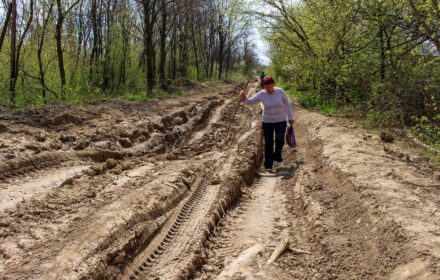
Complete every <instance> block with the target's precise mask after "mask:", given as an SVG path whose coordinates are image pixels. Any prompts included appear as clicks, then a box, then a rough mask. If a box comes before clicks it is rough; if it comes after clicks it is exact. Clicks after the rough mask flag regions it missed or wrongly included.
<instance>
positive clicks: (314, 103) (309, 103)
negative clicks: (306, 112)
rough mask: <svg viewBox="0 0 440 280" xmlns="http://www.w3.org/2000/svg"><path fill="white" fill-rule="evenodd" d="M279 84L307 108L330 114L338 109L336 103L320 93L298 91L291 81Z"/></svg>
mask: <svg viewBox="0 0 440 280" xmlns="http://www.w3.org/2000/svg"><path fill="white" fill-rule="evenodd" d="M279 86H280V87H281V88H282V89H283V90H284V91H285V92H286V93H287V95H289V96H290V97H292V98H294V99H297V100H298V101H299V102H300V104H301V105H302V106H304V107H305V108H309V109H317V110H319V111H321V112H323V113H325V114H329V115H332V114H334V113H336V112H337V111H338V110H337V107H336V106H335V104H333V103H332V102H330V101H328V100H324V99H323V98H322V97H320V96H319V95H318V94H314V93H310V92H300V91H297V90H295V88H294V87H293V85H292V84H289V83H287V84H280V85H279Z"/></svg>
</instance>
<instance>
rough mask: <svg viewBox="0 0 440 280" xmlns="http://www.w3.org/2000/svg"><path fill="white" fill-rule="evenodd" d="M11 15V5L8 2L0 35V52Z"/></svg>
mask: <svg viewBox="0 0 440 280" xmlns="http://www.w3.org/2000/svg"><path fill="white" fill-rule="evenodd" d="M11 13H12V3H10V2H9V3H8V10H7V11H6V18H5V22H4V23H3V28H2V33H1V34H0V51H1V50H2V46H3V41H4V39H5V36H6V31H7V30H8V24H9V20H10V18H11Z"/></svg>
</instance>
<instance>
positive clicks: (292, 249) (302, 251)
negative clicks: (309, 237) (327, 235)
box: [289, 248, 311, 255]
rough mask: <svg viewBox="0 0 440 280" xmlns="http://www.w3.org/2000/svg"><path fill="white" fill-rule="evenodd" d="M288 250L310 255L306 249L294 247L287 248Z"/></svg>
mask: <svg viewBox="0 0 440 280" xmlns="http://www.w3.org/2000/svg"><path fill="white" fill-rule="evenodd" d="M289 250H290V251H292V252H294V253H297V254H306V255H310V254H311V253H310V252H308V251H304V250H301V249H296V248H289Z"/></svg>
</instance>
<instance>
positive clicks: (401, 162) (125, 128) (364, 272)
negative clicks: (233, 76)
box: [0, 83, 440, 280]
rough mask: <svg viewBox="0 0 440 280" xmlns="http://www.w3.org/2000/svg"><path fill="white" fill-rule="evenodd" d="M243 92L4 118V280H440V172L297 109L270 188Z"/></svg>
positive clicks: (227, 89) (254, 114)
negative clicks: (240, 101)
mask: <svg viewBox="0 0 440 280" xmlns="http://www.w3.org/2000/svg"><path fill="white" fill-rule="evenodd" d="M240 86H242V85H238V84H237V85H225V86H221V87H217V88H201V89H197V90H194V91H192V92H188V93H187V94H185V95H184V96H179V97H175V98H161V99H156V100H151V101H146V102H132V103H107V104H100V105H93V106H83V107H73V106H54V107H46V108H44V109H38V110H25V111H17V112H14V113H12V114H3V115H0V120H1V126H0V160H1V161H0V162H2V163H1V164H0V202H1V204H0V279H69V280H70V279H72V280H73V279H216V278H217V277H218V279H229V278H230V279H439V278H440V267H439V266H438V263H440V251H439V248H440V225H439V220H438V215H440V213H439V212H435V211H436V209H438V207H439V204H440V196H439V195H440V193H439V188H440V186H439V179H440V178H439V174H440V173H439V172H438V171H436V170H435V169H433V168H432V167H431V166H429V164H427V163H426V162H425V161H423V160H422V159H420V158H418V157H416V156H414V155H412V154H411V153H409V152H406V151H402V149H401V148H399V147H397V146H395V145H393V144H384V143H383V142H381V140H380V138H379V136H377V135H373V134H371V133H369V132H366V131H364V130H362V129H359V128H357V127H356V126H355V125H353V124H350V123H348V122H344V121H341V120H335V119H332V118H329V117H324V116H321V115H319V114H317V113H312V112H309V111H306V110H304V109H301V108H299V107H297V106H296V108H295V112H296V115H297V126H296V129H297V136H298V143H299V147H298V151H297V152H295V151H293V150H292V149H290V148H285V149H284V161H283V163H281V165H280V166H278V167H277V168H276V173H275V174H266V173H264V172H262V171H261V170H260V165H261V161H262V156H263V154H262V144H263V143H262V136H261V131H260V128H259V125H258V124H259V118H260V117H259V114H260V109H259V108H258V107H253V108H249V107H243V106H242V107H241V108H240V109H239V110H238V113H237V115H236V116H235V117H234V119H232V116H233V112H234V111H235V108H236V106H237V103H236V102H237V99H236V98H237V93H238V90H239V88H240ZM256 87H257V84H256V83H253V84H251V85H250V87H249V88H248V92H249V94H254V93H255V92H256V90H257V88H256ZM230 123H231V124H232V125H231V131H230V132H229V135H230V141H228V142H227V143H225V137H226V134H227V130H228V127H229V124H230ZM281 238H288V239H289V240H290V243H291V244H290V249H289V250H287V251H286V252H285V253H284V254H283V255H282V256H281V257H280V258H279V259H278V260H277V261H276V262H275V264H273V265H271V266H267V265H265V262H266V261H267V259H268V258H269V256H270V255H271V253H272V251H273V249H274V248H275V247H276V245H277V244H278V242H279V240H280V239H281ZM255 244H258V245H257V247H258V248H260V249H261V248H262V250H259V251H258V252H259V253H258V254H252V257H247V258H248V259H247V260H246V261H245V262H243V263H242V266H241V267H240V270H239V271H236V272H230V271H228V273H230V274H228V273H226V270H228V269H230V268H231V263H234V262H235V261H237V258H239V256H240V255H241V253H242V252H244V251H246V249H248V248H251V247H253V246H255ZM244 255H245V256H247V255H249V254H244ZM249 256H250V255H249ZM241 257H243V256H241ZM239 263H240V262H239ZM222 272H223V274H222ZM224 275H230V276H227V277H226V278H224ZM228 277H229V278H228Z"/></svg>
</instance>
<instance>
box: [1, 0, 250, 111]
mask: <svg viewBox="0 0 440 280" xmlns="http://www.w3.org/2000/svg"><path fill="white" fill-rule="evenodd" d="M244 2H245V1H243V0H215V1H201V0H197V1H189V0H179V1H177V0H176V1H169V0H143V1H137V0H117V1H110V0H104V1H97V0H67V1H59V0H11V1H1V2H0V109H1V108H6V107H10V108H13V107H15V108H21V107H29V106H41V105H44V104H48V103H58V102H67V103H73V104H81V103H84V102H91V101H92V102H95V101H96V102H99V100H106V99H109V98H119V99H120V98H122V99H129V100H133V99H134V100H139V99H149V98H152V97H155V96H158V95H163V94H166V93H175V92H179V91H181V89H182V88H185V87H186V86H188V85H191V83H192V82H191V81H198V82H201V83H206V84H208V85H209V84H212V83H215V82H218V81H224V80H230V79H234V78H240V77H241V76H242V75H244V74H249V73H250V72H251V69H253V68H255V66H256V65H257V64H258V62H257V55H256V52H255V45H254V42H253V41H252V40H251V36H252V30H251V24H250V22H251V19H250V17H248V16H245V15H243V14H242V13H239V12H238V11H239V10H243V9H244V8H243V7H244V5H245V3H244Z"/></svg>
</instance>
